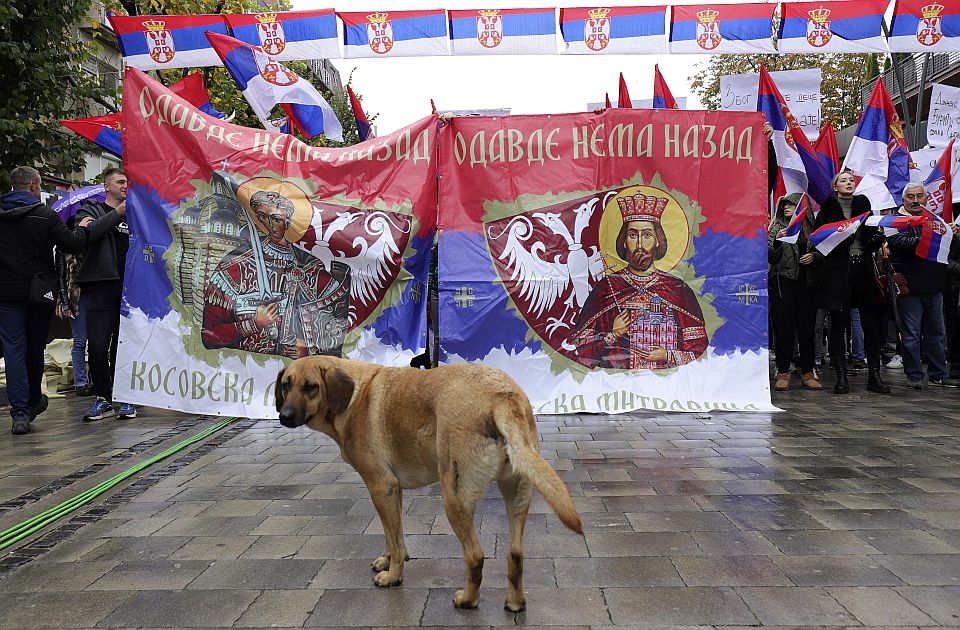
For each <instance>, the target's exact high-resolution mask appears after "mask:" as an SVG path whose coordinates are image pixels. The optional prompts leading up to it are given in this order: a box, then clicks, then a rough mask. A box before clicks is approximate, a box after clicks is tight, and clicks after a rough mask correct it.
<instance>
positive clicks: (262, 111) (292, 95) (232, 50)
mask: <svg viewBox="0 0 960 630" xmlns="http://www.w3.org/2000/svg"><path fill="white" fill-rule="evenodd" d="M207 36H208V37H209V38H210V42H211V43H212V44H213V47H214V48H215V49H216V51H217V54H218V55H220V58H221V59H223V65H224V66H225V67H226V68H227V71H228V72H230V75H231V76H232V77H233V79H234V81H236V82H237V86H238V87H239V88H240V91H241V92H243V96H244V98H246V99H247V102H248V103H250V107H251V108H252V109H253V111H254V113H256V115H257V117H258V118H259V119H260V122H261V123H263V125H264V127H265V128H267V129H270V130H272V131H275V130H276V126H275V125H274V124H271V123H270V111H271V110H272V109H273V108H274V106H275V105H277V104H280V105H281V106H282V107H283V109H284V111H285V112H287V120H288V122H289V123H290V125H291V126H292V127H293V128H295V129H299V130H300V132H301V133H302V134H303V135H304V136H306V137H307V138H313V137H314V136H317V135H320V134H321V133H322V134H325V135H326V136H327V137H328V138H330V139H331V140H334V141H336V142H343V127H342V126H341V125H340V120H339V119H338V118H337V115H336V113H335V112H334V111H333V108H332V107H330V104H329V103H327V101H326V100H325V99H324V98H323V97H322V96H321V95H320V92H318V91H317V88H315V87H313V85H312V84H311V83H310V82H309V81H307V80H305V79H303V78H301V77H300V76H299V75H297V73H295V72H293V71H292V70H290V69H288V68H287V67H286V66H284V65H283V64H282V63H280V62H279V61H276V60H274V59H273V58H271V57H270V56H269V55H267V54H266V53H264V52H263V51H262V50H260V48H258V47H256V46H251V45H250V44H245V43H244V42H241V41H240V40H239V39H234V38H233V37H228V36H227V35H218V34H216V33H208V34H207Z"/></svg>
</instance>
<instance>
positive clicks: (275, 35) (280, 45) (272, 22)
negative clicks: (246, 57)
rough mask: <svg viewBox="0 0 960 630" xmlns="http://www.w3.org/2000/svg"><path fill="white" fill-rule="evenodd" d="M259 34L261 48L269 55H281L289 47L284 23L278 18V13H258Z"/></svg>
mask: <svg viewBox="0 0 960 630" xmlns="http://www.w3.org/2000/svg"><path fill="white" fill-rule="evenodd" d="M257 35H259V36H260V48H262V49H263V52H265V53H267V54H268V55H279V54H280V53H282V52H283V49H284V48H286V47H287V38H286V36H285V35H284V34H283V23H282V22H280V21H279V20H277V14H276V13H260V14H258V15H257Z"/></svg>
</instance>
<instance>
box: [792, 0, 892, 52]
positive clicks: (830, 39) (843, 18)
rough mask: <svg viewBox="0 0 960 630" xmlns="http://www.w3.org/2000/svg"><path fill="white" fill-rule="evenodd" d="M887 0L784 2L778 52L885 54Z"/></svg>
mask: <svg viewBox="0 0 960 630" xmlns="http://www.w3.org/2000/svg"><path fill="white" fill-rule="evenodd" d="M887 4H888V2H887V0H834V1H832V2H784V3H783V4H782V5H781V6H782V7H783V8H782V9H781V10H782V12H783V19H782V21H781V23H780V35H779V37H778V38H777V48H778V49H779V50H780V52H782V53H863V52H887V45H886V42H885V41H884V38H883V12H884V11H886V9H887Z"/></svg>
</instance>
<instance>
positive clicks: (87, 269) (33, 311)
mask: <svg viewBox="0 0 960 630" xmlns="http://www.w3.org/2000/svg"><path fill="white" fill-rule="evenodd" d="M10 182H11V186H12V190H11V191H9V192H7V193H5V194H3V195H0V345H2V348H3V357H4V360H5V366H6V379H7V397H8V399H9V402H10V416H11V418H12V421H13V424H12V427H11V430H12V432H13V434H14V435H23V434H25V433H29V431H30V423H31V422H33V420H34V419H35V418H36V417H37V416H39V415H40V414H42V413H43V412H44V411H46V409H47V406H48V404H49V401H48V398H47V396H46V395H45V394H43V391H42V380H43V371H44V351H45V349H46V344H47V337H48V335H49V332H50V322H51V319H52V317H53V314H54V312H55V311H59V313H60V314H61V315H62V316H64V317H67V318H69V319H70V322H71V329H72V332H73V337H74V346H73V353H72V354H73V364H74V370H75V380H74V383H75V384H78V387H77V393H78V394H80V395H84V394H86V395H89V394H93V395H95V396H96V398H95V400H94V402H93V404H92V406H91V408H90V410H89V411H87V413H85V414H84V416H83V419H84V420H86V421H93V420H100V419H103V418H107V417H111V416H114V415H116V416H117V417H120V418H133V417H136V415H137V410H136V407H134V406H133V405H131V404H129V403H121V404H120V405H119V409H115V408H114V404H113V401H112V399H113V375H114V365H115V363H116V356H117V343H118V338H119V331H120V302H121V295H122V292H123V271H124V267H125V261H126V254H127V249H128V247H129V242H130V239H129V231H128V229H127V223H126V197H127V178H126V176H125V175H124V174H123V171H122V170H120V169H118V168H109V169H107V170H106V171H104V173H103V182H104V188H105V190H106V199H105V200H104V201H95V200H92V201H90V202H89V203H87V204H86V205H84V206H83V207H82V208H80V210H79V211H78V212H77V214H76V216H75V217H73V218H71V220H70V225H69V226H68V225H67V224H65V223H64V221H63V219H61V217H60V216H59V215H58V214H57V213H56V212H54V211H53V210H52V209H51V208H49V207H48V206H47V205H46V204H44V203H42V202H41V201H40V197H41V194H40V193H41V189H42V179H41V177H40V173H39V171H37V170H36V169H35V168H32V167H29V166H20V167H17V168H15V169H13V171H12V172H11V173H10ZM54 248H56V255H55V254H54V251H55V250H54ZM85 345H89V349H88V351H87V352H85V348H84V346H85ZM87 353H88V354H89V366H90V369H89V381H88V372H87V370H86V360H85V354H87Z"/></svg>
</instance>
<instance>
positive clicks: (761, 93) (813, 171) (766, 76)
mask: <svg viewBox="0 0 960 630" xmlns="http://www.w3.org/2000/svg"><path fill="white" fill-rule="evenodd" d="M757 111H758V112H763V113H764V114H766V115H767V122H769V123H770V126H772V127H773V149H774V151H776V154H777V165H778V166H779V167H780V174H781V176H782V178H783V185H784V189H785V190H784V194H788V195H789V194H791V193H795V192H802V193H807V194H809V195H810V198H811V199H813V200H814V201H815V202H817V203H818V204H821V203H823V200H824V199H826V198H827V197H828V196H829V195H830V176H829V175H828V174H827V170H826V169H825V168H824V166H823V164H822V163H821V162H820V158H818V157H817V153H816V151H814V149H813V146H812V145H811V144H810V141H809V140H807V136H806V134H804V133H803V130H802V129H801V128H800V125H799V124H798V123H797V120H796V119H795V118H794V117H793V114H791V113H790V108H789V107H787V103H786V101H785V100H784V99H783V96H782V95H781V94H780V90H778V89H777V86H776V84H774V82H773V78H772V77H771V76H770V73H769V72H767V67H766V66H765V65H761V66H760V83H759V86H758V92H757Z"/></svg>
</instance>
